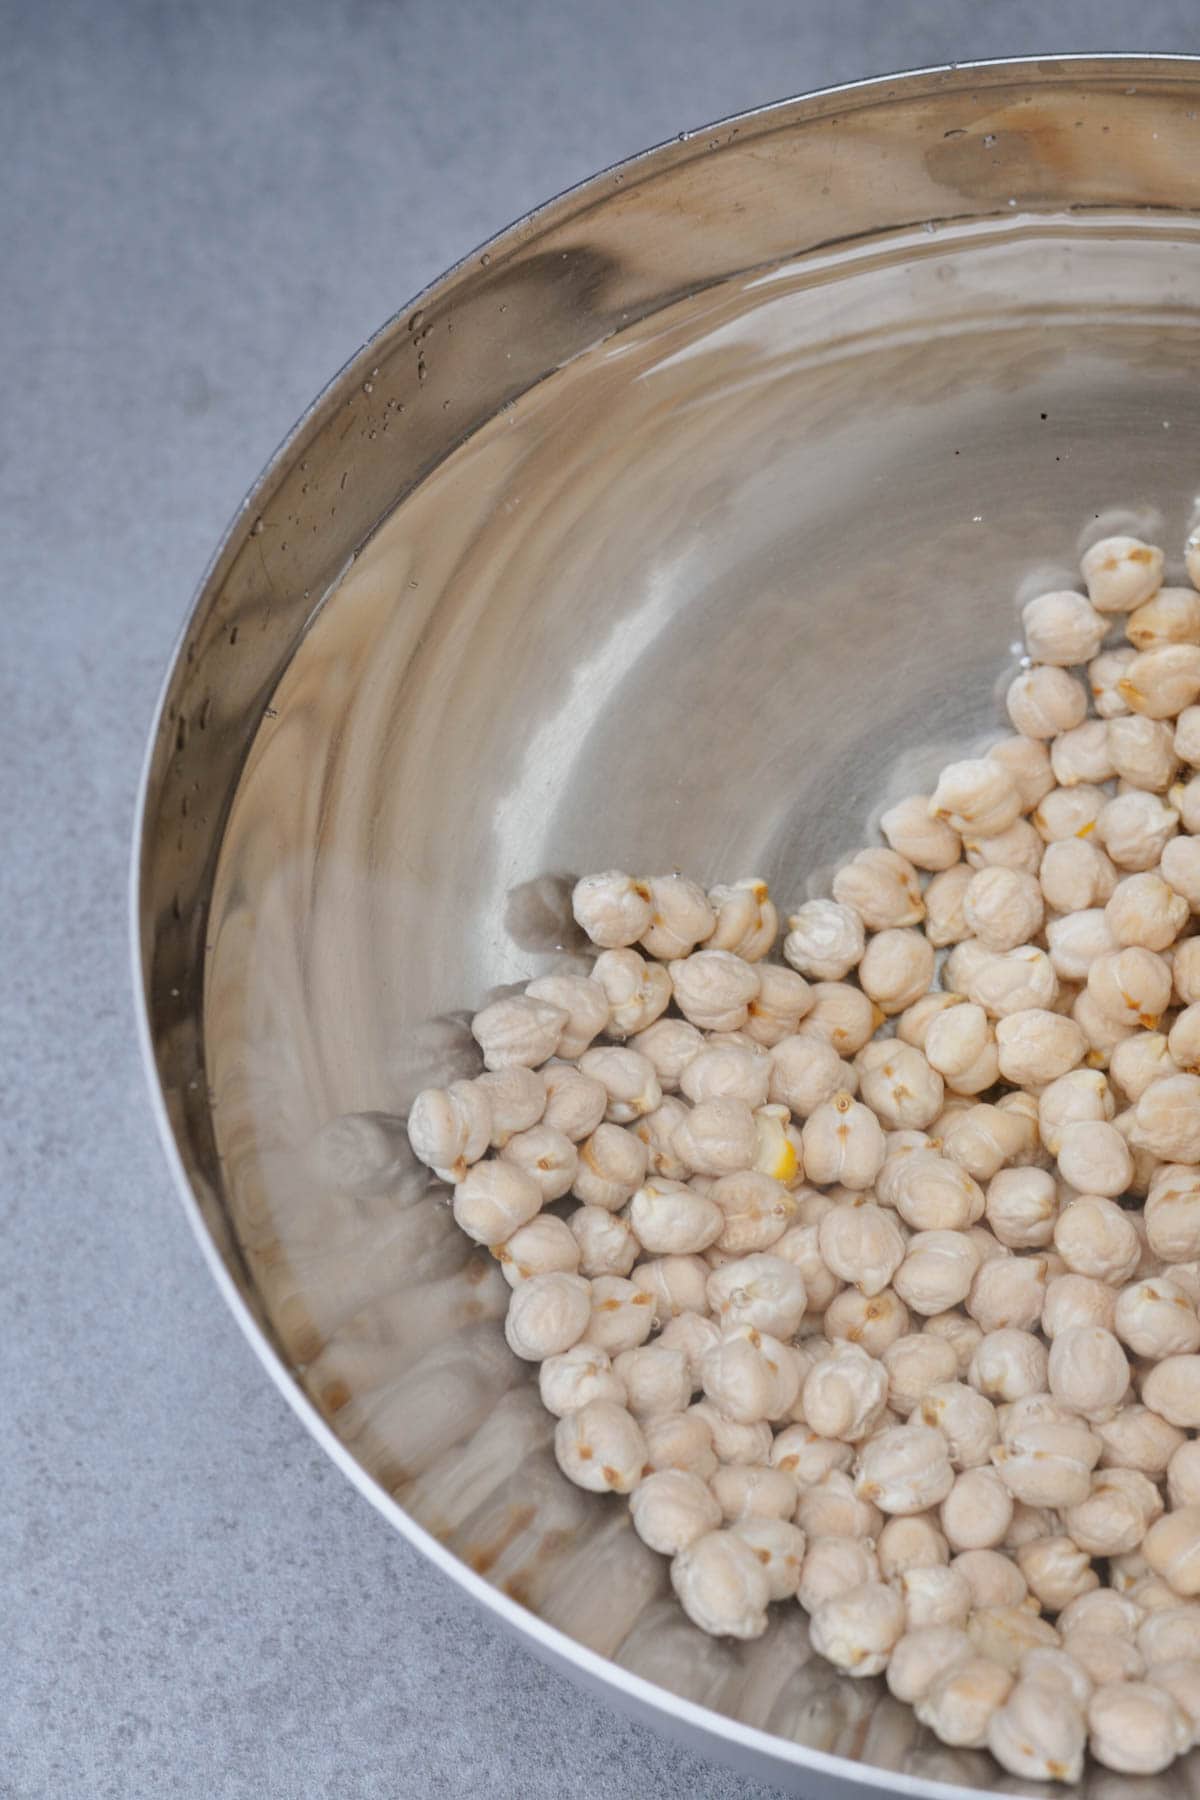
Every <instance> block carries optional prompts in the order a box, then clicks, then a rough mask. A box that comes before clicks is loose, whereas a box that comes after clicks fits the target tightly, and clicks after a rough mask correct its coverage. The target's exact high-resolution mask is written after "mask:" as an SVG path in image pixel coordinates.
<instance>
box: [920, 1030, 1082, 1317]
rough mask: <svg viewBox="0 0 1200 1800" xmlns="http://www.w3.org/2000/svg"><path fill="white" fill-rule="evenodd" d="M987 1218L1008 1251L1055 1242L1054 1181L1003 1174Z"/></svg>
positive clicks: (1027, 1172) (1046, 1176)
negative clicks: (1052, 1240) (1053, 1239)
mask: <svg viewBox="0 0 1200 1800" xmlns="http://www.w3.org/2000/svg"><path fill="white" fill-rule="evenodd" d="M1018 1016H1019V1015H1018ZM984 1216H985V1218H986V1219H987V1222H988V1225H989V1226H990V1227H991V1230H992V1231H993V1232H994V1234H995V1236H996V1237H997V1239H998V1240H999V1241H1000V1243H1001V1244H1003V1245H1004V1246H1005V1247H1006V1248H1007V1249H1009V1250H1037V1249H1042V1248H1043V1247H1044V1246H1045V1245H1046V1244H1048V1243H1050V1241H1051V1239H1052V1238H1053V1236H1054V1227H1055V1222H1056V1220H1057V1217H1058V1190H1057V1187H1056V1186H1055V1181H1054V1177H1053V1176H1052V1175H1051V1174H1050V1172H1049V1171H1048V1170H1047V1169H1038V1168H1020V1169H1001V1170H999V1171H998V1172H997V1173H996V1174H995V1175H993V1176H992V1179H991V1180H990V1181H989V1183H988V1186H987V1195H986V1202H985V1212H984ZM910 1252H911V1245H910ZM910 1304H911V1303H910Z"/></svg>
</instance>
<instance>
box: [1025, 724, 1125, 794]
mask: <svg viewBox="0 0 1200 1800" xmlns="http://www.w3.org/2000/svg"><path fill="white" fill-rule="evenodd" d="M1050 770H1051V773H1052V775H1053V777H1054V781H1053V782H1052V783H1049V784H1048V785H1047V787H1046V788H1045V789H1044V790H1043V792H1045V793H1049V791H1050V787H1051V786H1054V785H1057V786H1058V787H1075V786H1076V785H1077V783H1079V782H1081V781H1085V782H1088V783H1089V784H1092V785H1095V784H1097V783H1099V782H1102V781H1110V780H1111V779H1112V777H1113V774H1114V772H1115V771H1114V769H1113V765H1112V757H1111V756H1110V754H1109V748H1108V721H1107V720H1106V719H1085V720H1084V722H1083V724H1082V725H1076V727H1075V729H1074V730H1073V731H1064V732H1063V733H1062V735H1061V737H1056V738H1055V739H1054V740H1053V742H1052V744H1051V746H1050ZM1038 797H1039V799H1040V798H1041V795H1039V796H1038Z"/></svg>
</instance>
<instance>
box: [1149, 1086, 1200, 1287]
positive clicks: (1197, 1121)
mask: <svg viewBox="0 0 1200 1800" xmlns="http://www.w3.org/2000/svg"><path fill="white" fill-rule="evenodd" d="M1134 1122H1135V1129H1134V1142H1135V1143H1137V1144H1139V1145H1141V1147H1142V1148H1143V1149H1145V1150H1149V1151H1151V1152H1152V1153H1153V1155H1155V1156H1157V1157H1160V1158H1161V1160H1162V1161H1163V1162H1164V1163H1165V1164H1168V1165H1170V1164H1174V1163H1183V1164H1188V1165H1191V1164H1195V1163H1197V1162H1200V1076H1196V1075H1169V1076H1166V1077H1165V1078H1164V1079H1163V1080H1162V1081H1155V1082H1153V1083H1152V1084H1151V1085H1150V1086H1149V1087H1148V1088H1147V1089H1146V1091H1145V1093H1144V1094H1143V1095H1142V1097H1141V1099H1140V1100H1139V1101H1138V1103H1137V1105H1136V1107H1135V1108H1134ZM1159 1175H1160V1176H1161V1177H1162V1179H1161V1181H1160V1180H1159V1179H1158V1178H1157V1177H1156V1181H1155V1185H1154V1187H1153V1188H1152V1189H1151V1199H1150V1201H1148V1202H1147V1206H1146V1213H1147V1219H1146V1222H1147V1225H1148V1226H1149V1228H1150V1242H1151V1245H1152V1246H1153V1248H1154V1249H1155V1251H1156V1253H1157V1254H1158V1255H1159V1256H1161V1257H1162V1258H1163V1260H1164V1261H1165V1262H1187V1261H1189V1260H1190V1259H1191V1258H1192V1257H1193V1256H1200V1230H1198V1231H1197V1235H1196V1240H1195V1241H1196V1243H1197V1248H1196V1249H1195V1250H1190V1251H1187V1252H1186V1253H1183V1252H1182V1251H1179V1252H1177V1254H1175V1255H1173V1256H1168V1255H1167V1253H1166V1251H1165V1250H1163V1249H1162V1248H1160V1246H1159V1244H1158V1243H1156V1242H1155V1227H1154V1222H1153V1221H1154V1215H1155V1212H1156V1211H1161V1212H1163V1213H1164V1214H1165V1212H1166V1210H1167V1208H1166V1206H1165V1204H1163V1205H1160V1207H1158V1208H1155V1207H1154V1206H1153V1204H1152V1203H1153V1201H1154V1198H1155V1195H1156V1194H1162V1195H1165V1194H1167V1193H1170V1192H1171V1191H1172V1190H1173V1189H1177V1188H1178V1186H1179V1183H1178V1181H1177V1180H1176V1179H1175V1177H1174V1174H1173V1173H1172V1174H1168V1173H1167V1171H1165V1170H1160V1171H1159ZM1189 1236H1190V1234H1189ZM1163 1241H1166V1238H1165V1234H1163ZM1171 1241H1172V1242H1173V1243H1174V1244H1175V1245H1181V1244H1182V1243H1183V1241H1184V1238H1183V1237H1182V1236H1181V1235H1176V1236H1174V1237H1173V1238H1172V1240H1171Z"/></svg>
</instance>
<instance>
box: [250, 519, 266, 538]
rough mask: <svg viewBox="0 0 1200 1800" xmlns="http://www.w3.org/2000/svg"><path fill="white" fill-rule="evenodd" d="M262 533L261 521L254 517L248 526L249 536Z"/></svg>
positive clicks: (258, 535)
mask: <svg viewBox="0 0 1200 1800" xmlns="http://www.w3.org/2000/svg"><path fill="white" fill-rule="evenodd" d="M262 534H263V522H262V520H261V519H255V521H254V523H253V525H252V526H251V527H250V536H251V537H261V536H262Z"/></svg>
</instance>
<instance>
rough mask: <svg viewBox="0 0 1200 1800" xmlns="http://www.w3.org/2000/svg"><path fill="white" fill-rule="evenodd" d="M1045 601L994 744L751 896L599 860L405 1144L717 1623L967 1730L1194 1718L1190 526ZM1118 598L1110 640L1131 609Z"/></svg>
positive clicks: (1108, 1745) (1199, 1381)
mask: <svg viewBox="0 0 1200 1800" xmlns="http://www.w3.org/2000/svg"><path fill="white" fill-rule="evenodd" d="M1186 561H1187V571H1188V576H1189V578H1190V579H1191V581H1192V582H1193V583H1194V584H1195V585H1194V586H1193V587H1164V586H1163V585H1162V580H1163V553H1162V551H1161V550H1159V549H1157V548H1155V547H1154V546H1152V545H1149V544H1145V543H1143V542H1141V541H1140V540H1138V539H1136V538H1132V537H1111V538H1106V539H1104V540H1103V541H1102V542H1100V543H1097V544H1095V545H1094V546H1093V547H1092V548H1091V549H1090V550H1089V551H1088V552H1087V554H1086V555H1085V556H1084V558H1083V562H1082V576H1083V584H1084V586H1085V587H1086V590H1087V592H1086V596H1085V595H1084V594H1083V593H1076V592H1056V593H1048V594H1043V595H1041V596H1040V597H1039V598H1037V599H1034V600H1032V601H1030V603H1029V604H1028V606H1026V608H1025V609H1024V615H1023V617H1024V631H1025V642H1026V647H1027V651H1028V658H1027V663H1026V666H1024V667H1023V669H1022V672H1021V673H1020V674H1018V676H1017V677H1016V679H1015V680H1014V681H1013V683H1012V685H1011V687H1010V689H1009V691H1008V696H1007V707H1008V714H1009V718H1010V720H1011V723H1012V727H1013V731H1012V733H1011V734H1009V735H1006V736H1004V737H1001V738H1000V739H999V741H998V742H996V743H995V744H993V745H992V747H991V748H990V749H989V750H988V751H987V752H986V754H983V755H979V756H976V757H972V758H970V759H968V760H965V761H961V762H955V763H952V764H950V765H949V766H948V767H947V768H945V769H943V771H942V773H941V775H940V776H939V778H938V781H937V783H936V785H935V787H934V790H933V792H932V794H914V795H912V796H911V797H909V798H907V799H904V800H901V801H900V802H899V803H898V804H897V805H894V806H892V807H891V808H890V809H889V810H888V811H886V812H885V813H884V814H883V817H882V820H881V831H882V835H883V838H884V839H885V840H886V847H885V846H877V847H873V848H870V849H865V850H861V851H860V852H859V853H858V854H857V855H856V856H854V857H852V858H851V859H850V860H849V861H848V862H847V863H846V864H845V866H844V867H842V868H841V869H840V870H839V871H838V873H837V874H836V876H835V877H834V879H833V882H832V894H831V896H830V897H829V898H826V899H812V900H808V901H806V902H805V903H804V904H803V905H801V906H800V907H799V908H798V910H797V911H796V912H795V913H794V914H793V915H792V916H791V917H790V918H788V920H787V922H786V923H787V932H786V935H785V936H784V939H783V944H782V955H783V961H782V962H774V961H770V960H767V959H768V958H769V957H770V954H771V952H772V951H773V949H774V948H775V945H776V940H777V937H778V923H779V922H778V919H777V915H776V909H775V906H774V904H773V903H772V900H771V898H770V895H769V894H768V891H767V887H766V885H765V884H764V883H763V882H762V881H759V880H755V879H748V880H742V881H737V882H735V883H733V884H732V885H731V886H727V887H718V888H715V889H713V890H712V891H711V892H707V893H706V892H705V891H704V889H703V888H702V887H700V886H698V885H697V884H696V883H695V882H694V881H690V880H688V879H687V878H686V877H684V876H682V875H679V874H671V875H665V876H653V877H648V878H645V879H642V878H635V877H632V876H629V875H626V874H624V873H620V872H612V871H610V872H607V873H603V874H597V875H591V876H588V877H587V878H585V879H584V880H582V881H580V882H579V883H578V885H577V886H576V888H575V890H574V895H573V908H574V913H575V918H576V919H577V921H578V923H579V925H580V926H581V927H582V928H583V931H584V932H585V933H586V934H587V936H588V938H589V939H590V940H591V942H592V943H593V944H594V945H595V946H596V947H597V950H598V954H597V955H596V957H595V960H594V962H593V963H592V964H591V966H590V971H589V972H587V973H583V972H577V967H576V968H575V969H568V970H567V971H565V972H561V973H556V974H550V975H545V976H541V977H539V978H538V979H537V980H534V981H530V982H529V983H528V984H527V985H526V986H525V988H524V991H523V992H521V993H518V994H515V995H513V996H511V997H509V998H505V999H500V1000H497V1001H496V1002H495V1003H494V1004H492V1005H489V1006H486V1007H485V1008H484V1009H483V1011H482V1012H480V1013H479V1014H478V1015H477V1017H476V1018H475V1020H474V1022H473V1025H472V1031H473V1033H474V1036H475V1038H476V1040H477V1041H478V1044H479V1046H480V1049H481V1050H482V1053H483V1061H484V1065H485V1071H486V1072H485V1073H483V1074H481V1075H480V1076H478V1077H477V1078H476V1079H475V1080H472V1081H459V1082H455V1083H454V1084H453V1085H452V1086H450V1087H448V1088H445V1089H430V1090H427V1091H426V1092H424V1093H423V1094H421V1095H420V1096H419V1097H418V1099H417V1100H416V1102H415V1103H414V1105H413V1108H412V1111H411V1114H410V1118H409V1135H410V1139H411V1142H412V1146H413V1149H414V1151H415V1153H416V1154H417V1156H418V1157H420V1158H421V1160H422V1161H424V1162H425V1163H427V1164H429V1165H430V1166H431V1167H432V1168H434V1169H435V1170H436V1171H437V1173H438V1175H439V1176H441V1178H442V1179H443V1180H445V1181H446V1182H449V1183H451V1184H452V1185H453V1189H454V1196H453V1208H454V1216H455V1218H456V1219H457V1221H458V1223H459V1225H460V1226H461V1227H462V1229H463V1230H464V1231H465V1232H466V1233H467V1234H468V1235H469V1236H470V1237H471V1238H473V1239H474V1240H475V1241H476V1242H477V1243H479V1244H482V1245H485V1246H487V1248H488V1249H489V1250H490V1251H491V1253H492V1255H494V1256H495V1257H496V1258H498V1260H499V1262H500V1264H501V1265H502V1268H503V1272H504V1275H505V1276H506V1278H507V1280H508V1281H509V1283H510V1284H511V1287H512V1294H511V1299H510V1304H509V1309H508V1316H507V1321H506V1325H505V1331H506V1335H507V1339H508V1343H509V1345H510V1346H511V1348H512V1350H513V1351H514V1352H515V1353H516V1355H517V1356H519V1357H523V1358H526V1359H527V1360H528V1361H530V1362H532V1363H537V1364H539V1365H540V1368H539V1374H538V1379H539V1385H540V1392H541V1397H542V1399H543V1401H544V1403H545V1405H546V1407H547V1408H548V1409H549V1411H550V1412H551V1413H553V1414H554V1415H555V1416H556V1418H557V1420H558V1425H557V1428H556V1433H555V1450H556V1454H557V1458H558V1462H559V1464H560V1466H561V1468H562V1470H563V1472H564V1474H566V1475H567V1476H568V1477H569V1478H570V1479H571V1480H572V1481H574V1482H577V1483H578V1484H579V1485H580V1486H581V1487H584V1488H587V1489H590V1490H592V1491H594V1492H599V1493H613V1494H625V1495H628V1496H629V1506H630V1511H631V1514H632V1521H633V1527H634V1529H635V1530H636V1531H637V1532H638V1534H639V1536H640V1537H641V1538H642V1539H643V1540H644V1541H645V1542H646V1543H647V1544H648V1545H650V1546H651V1547H652V1548H653V1549H654V1550H656V1551H659V1552H661V1553H662V1554H663V1555H665V1556H669V1557H670V1558H671V1559H672V1560H671V1580H672V1583H673V1586H674V1589H675V1592H676V1594H677V1595H678V1598H679V1601H680V1603H681V1605H682V1606H683V1608H684V1610H685V1611H686V1613H687V1615H688V1616H689V1618H691V1619H692V1620H693V1621H694V1622H695V1623H696V1624H697V1625H698V1626H700V1627H701V1628H702V1629H703V1630H704V1631H708V1632H712V1633H714V1634H716V1635H719V1636H728V1637H733V1638H753V1637H756V1636H758V1635H759V1634H760V1633H761V1632H762V1631H763V1630H764V1629H765V1628H766V1624H767V1608H768V1605H769V1604H770V1603H771V1602H786V1601H789V1600H794V1599H798V1601H799V1603H800V1605H801V1606H802V1607H804V1609H805V1611H806V1612H807V1613H808V1615H809V1618H810V1627H809V1629H810V1634H811V1641H812V1644H813V1646H814V1648H815V1649H816V1650H818V1651H819V1652H820V1654H821V1655H822V1656H824V1657H826V1658H828V1660H829V1661H830V1662H831V1663H833V1664H834V1665H835V1666H836V1667H837V1668H839V1669H842V1670H844V1671H845V1672H846V1673H847V1674H848V1675H851V1676H872V1675H878V1674H881V1673H884V1674H886V1679H887V1683H888V1686H889V1688H890V1689H891V1691H892V1693H893V1694H894V1695H896V1696H897V1697H898V1698H899V1699H901V1700H903V1701H906V1702H909V1703H911V1704H912V1705H913V1706H914V1707H915V1709H916V1713H917V1717H918V1718H919V1719H920V1720H921V1721H922V1722H923V1723H924V1724H925V1725H926V1726H928V1727H929V1728H930V1729H931V1730H932V1731H933V1732H934V1733H936V1735H937V1736H938V1737H939V1738H940V1739H941V1740H942V1741H943V1742H944V1743H946V1744H950V1745H956V1746H983V1745H986V1746H987V1747H989V1748H990V1749H991V1751H992V1752H993V1754H994V1755H995V1756H996V1758H997V1759H998V1760H999V1762H1000V1763H1001V1764H1003V1766H1004V1767H1005V1768H1006V1769H1008V1770H1010V1771H1012V1772H1013V1773H1014V1774H1016V1775H1018V1776H1021V1777H1024V1778H1028V1779H1037V1780H1046V1779H1057V1780H1061V1781H1076V1780H1078V1779H1079V1776H1080V1773H1081V1769H1082V1766H1083V1758H1084V1753H1085V1750H1087V1749H1088V1748H1090V1750H1091V1753H1092V1755H1093V1756H1094V1757H1095V1758H1096V1759H1097V1760H1098V1761H1099V1762H1101V1763H1103V1764H1105V1765H1107V1766H1108V1767H1109V1768H1112V1769H1116V1770H1120V1771H1123V1772H1127V1773H1142V1774H1152V1773H1155V1772H1157V1771H1160V1770H1162V1769H1165V1768H1166V1767H1167V1766H1168V1765H1169V1764H1170V1763H1171V1762H1172V1760H1173V1759H1174V1758H1175V1757H1176V1756H1178V1755H1180V1754H1181V1753H1182V1752H1183V1751H1185V1750H1187V1749H1188V1748H1189V1747H1190V1746H1191V1745H1192V1744H1193V1743H1194V1742H1196V1741H1197V1740H1198V1739H1200V1599H1198V1598H1197V1596H1200V1439H1198V1438H1197V1437H1196V1436H1195V1435H1194V1434H1195V1433H1196V1432H1197V1430H1198V1429H1200V1311H1198V1309H1200V1073H1198V1071H1200V934H1195V926H1194V920H1195V918H1196V915H1197V914H1198V913H1200V835H1197V834H1200V773H1197V771H1198V770H1200V705H1197V704H1196V702H1197V700H1198V698H1200V593H1198V592H1197V591H1195V590H1196V587H1200V541H1196V540H1192V541H1189V545H1188V549H1187V555H1186ZM1122 623H1123V627H1124V631H1123V635H1121V626H1122Z"/></svg>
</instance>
